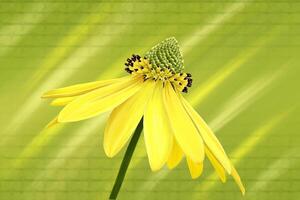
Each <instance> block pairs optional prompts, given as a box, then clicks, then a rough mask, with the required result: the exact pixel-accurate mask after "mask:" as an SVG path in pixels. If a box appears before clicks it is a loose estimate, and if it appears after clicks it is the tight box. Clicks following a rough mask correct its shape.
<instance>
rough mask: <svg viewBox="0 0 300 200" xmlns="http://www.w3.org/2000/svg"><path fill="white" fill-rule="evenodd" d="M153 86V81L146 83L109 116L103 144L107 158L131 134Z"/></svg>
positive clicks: (115, 152)
mask: <svg viewBox="0 0 300 200" xmlns="http://www.w3.org/2000/svg"><path fill="white" fill-rule="evenodd" d="M154 86H155V82H154V81H146V82H145V83H144V84H143V86H142V89H141V90H139V91H138V92H137V93H135V94H134V95H133V96H132V97H130V98H129V99H127V100H126V101H125V102H123V103H122V104H121V105H119V106H118V107H116V108H115V109H114V110H113V111H112V113H111V114H110V116H109V119H108V121H107V124H106V127H105V131H104V143H103V146H104V151H105V153H106V155H107V156H108V157H113V156H115V155H116V154H117V153H118V152H119V151H120V150H121V148H122V147H123V146H124V145H125V144H126V142H127V141H128V139H129V138H130V136H131V135H132V134H133V132H134V130H135V128H136V127H137V125H138V123H139V121H140V120H141V118H142V116H143V114H144V110H145V106H146V104H147V102H148V100H149V99H150V97H151V95H152V93H153V89H154Z"/></svg>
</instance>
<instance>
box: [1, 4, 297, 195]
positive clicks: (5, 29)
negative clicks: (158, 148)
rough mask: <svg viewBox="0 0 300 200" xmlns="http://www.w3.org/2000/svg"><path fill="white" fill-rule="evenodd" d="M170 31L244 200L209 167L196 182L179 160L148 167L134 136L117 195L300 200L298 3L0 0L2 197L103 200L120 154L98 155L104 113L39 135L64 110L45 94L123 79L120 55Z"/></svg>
mask: <svg viewBox="0 0 300 200" xmlns="http://www.w3.org/2000/svg"><path fill="white" fill-rule="evenodd" d="M170 36H175V37H176V38H177V40H178V41H179V43H180V46H181V48H182V51H183V54H184V59H185V68H186V71H187V72H190V73H192V75H193V80H194V84H193V87H192V88H191V89H190V92H189V93H188V94H187V95H186V98H187V99H189V101H191V103H192V104H193V105H194V106H195V108H196V109H197V111H198V112H199V113H200V114H201V115H202V116H203V117H204V118H205V119H206V121H207V122H208V123H209V124H210V126H211V127H212V129H213V130H214V131H215V133H216V135H217V136H218V138H219V139H220V141H221V143H222V144H223V145H224V148H225V150H226V151H227V153H228V154H229V157H230V158H231V159H232V161H233V163H234V164H235V166H236V168H237V169H238V171H239V173H240V175H241V177H242V180H243V182H244V184H245V186H246V190H247V192H246V196H245V197H242V195H241V194H240V192H239V190H238V188H237V186H236V185H235V184H234V182H233V181H232V179H231V178H229V179H228V181H227V183H226V184H222V183H221V182H220V181H219V180H218V178H217V177H216V175H215V173H214V172H213V170H212V167H211V165H210V164H209V163H208V162H207V161H206V162H205V168H204V174H203V175H202V176H201V178H199V179H197V180H192V179H191V178H190V175H189V172H188V170H187V166H186V163H185V162H181V164H180V166H179V167H177V168H176V169H175V170H172V171H169V170H168V169H166V168H164V169H162V170H160V171H159V172H156V173H153V172H151V170H150V168H149V164H148V161H147V157H146V154H145V146H144V143H143V139H141V140H140V141H139V144H138V147H137V150H136V152H135V154H134V158H133V160H132V163H131V165H130V168H129V171H128V174H127V177H126V180H125V182H124V185H123V187H122V190H121V193H120V196H119V197H120V198H119V199H123V200H125V199H149V200H150V199H151V200H153V199H210V200H212V199H230V200H232V199H255V200H257V199H261V200H266V199H299V198H300V172H299V167H300V156H299V152H300V147H299V142H300V137H299V130H300V123H299V114H300V113H299V85H300V84H299V83H300V80H299V79H300V78H299V75H300V73H299V72H300V70H299V64H300V57H299V52H300V46H299V45H300V2H299V1H296V0H295V1H292V0H291V1H285V0H274V1H271V0H253V1H250V0H239V1H235V0H230V1H225V0H213V1H208V0H203V1H197V0H189V1H179V0H178V1H176V0H163V1H149V0H127V1H98V0H97V1H92V0H88V1H82V0H70V1H64V0H49V1H35V0H26V1H25V0H24V1H18V0H15V1H6V0H0V69H1V70H0V81H1V83H0V127H1V129H0V130H1V131H0V138H1V139H0V199H1V200H2V199H4V200H6V199H9V200H14V199H22V200H24V199H30V200H35V199H45V200H46V199H72V200H75V199H95V200H96V199H107V197H108V195H109V192H110V190H111V188H112V184H113V181H114V178H115V176H116V174H117V170H118V167H119V164H120V162H121V158H122V155H123V153H124V151H123V152H121V153H119V154H118V156H117V157H115V158H113V159H109V158H106V156H105V155H104V151H103V148H102V139H103V128H104V125H105V121H106V118H107V116H108V115H107V114H104V115H101V116H99V117H96V118H94V119H92V120H86V121H82V122H78V123H72V124H64V125H58V126H56V127H54V128H52V129H48V130H44V127H45V125H46V124H47V123H48V121H50V120H51V119H52V118H53V117H54V116H55V115H56V113H57V112H58V111H59V110H60V108H58V107H50V106H49V105H48V101H46V100H41V99H40V96H41V94H42V93H43V92H44V91H47V90H49V89H53V88H57V87H61V86H66V85H71V84H75V83H80V82H87V81H92V80H96V79H110V78H114V77H119V76H122V75H125V74H126V73H125V72H124V70H123V68H124V65H123V63H124V61H125V60H126V58H127V57H129V56H130V55H131V54H132V53H139V54H143V53H144V52H146V51H147V50H148V49H149V48H150V47H152V46H153V45H155V44H156V43H158V42H160V41H161V40H163V39H165V38H166V37H170ZM129 117H130V116H129Z"/></svg>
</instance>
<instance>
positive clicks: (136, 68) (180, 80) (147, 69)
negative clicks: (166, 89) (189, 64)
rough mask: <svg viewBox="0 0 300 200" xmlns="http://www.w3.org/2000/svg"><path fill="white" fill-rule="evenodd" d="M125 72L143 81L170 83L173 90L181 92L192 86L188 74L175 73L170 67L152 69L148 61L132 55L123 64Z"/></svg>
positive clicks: (190, 76) (190, 77)
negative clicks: (140, 77) (137, 76)
mask: <svg viewBox="0 0 300 200" xmlns="http://www.w3.org/2000/svg"><path fill="white" fill-rule="evenodd" d="M125 66H126V67H125V71H126V72H128V73H130V74H132V75H140V76H143V78H144V80H148V79H152V80H155V81H156V80H161V81H163V82H165V81H170V83H171V84H172V85H173V87H174V88H176V89H177V90H178V91H181V92H187V91H188V87H191V86H192V81H193V80H192V75H191V74H189V73H176V72H175V70H174V68H172V67H171V66H167V67H159V66H158V67H153V66H152V65H151V63H150V62H149V60H148V59H146V58H142V57H141V56H139V55H135V54H133V55H132V57H131V58H128V59H127V62H126V63H125Z"/></svg>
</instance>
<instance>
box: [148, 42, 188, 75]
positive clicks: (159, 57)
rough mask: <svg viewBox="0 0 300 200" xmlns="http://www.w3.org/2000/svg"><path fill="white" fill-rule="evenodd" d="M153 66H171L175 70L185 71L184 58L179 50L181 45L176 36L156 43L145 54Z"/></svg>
mask: <svg viewBox="0 0 300 200" xmlns="http://www.w3.org/2000/svg"><path fill="white" fill-rule="evenodd" d="M145 57H146V58H147V59H149V61H150V63H151V64H152V66H153V67H161V68H167V67H171V68H173V69H174V70H175V72H177V73H179V72H182V71H183V68H184V67H183V58H182V54H181V52H180V50H179V45H178V42H177V40H176V39H175V38H174V37H171V38H167V39H165V40H164V41H162V42H160V43H159V44H157V45H155V46H154V47H152V49H150V51H148V52H147V53H146V54H145Z"/></svg>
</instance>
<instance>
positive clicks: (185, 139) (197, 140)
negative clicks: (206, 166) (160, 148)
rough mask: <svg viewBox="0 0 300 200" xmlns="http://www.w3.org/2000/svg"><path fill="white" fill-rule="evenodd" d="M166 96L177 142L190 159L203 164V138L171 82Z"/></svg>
mask: <svg viewBox="0 0 300 200" xmlns="http://www.w3.org/2000/svg"><path fill="white" fill-rule="evenodd" d="M164 94H165V95H164V102H165V108H166V111H167V114H168V118H169V121H170V125H171V127H172V131H173V133H174V136H175V139H176V141H177V142H178V144H179V146H180V147H181V149H182V150H183V152H184V153H185V154H186V155H187V156H188V157H190V158H191V159H192V160H193V161H194V162H196V163H202V162H203V159H204V144H203V141H202V138H201V136H200V135H199V133H198V130H197V129H196V127H195V125H194V124H193V122H192V120H191V119H190V116H189V115H188V114H187V112H186V110H185V109H184V107H183V105H182V103H181V101H180V100H179V98H178V94H177V93H176V92H175V91H174V89H173V87H172V85H171V84H170V83H169V82H166V84H165V93H164Z"/></svg>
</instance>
